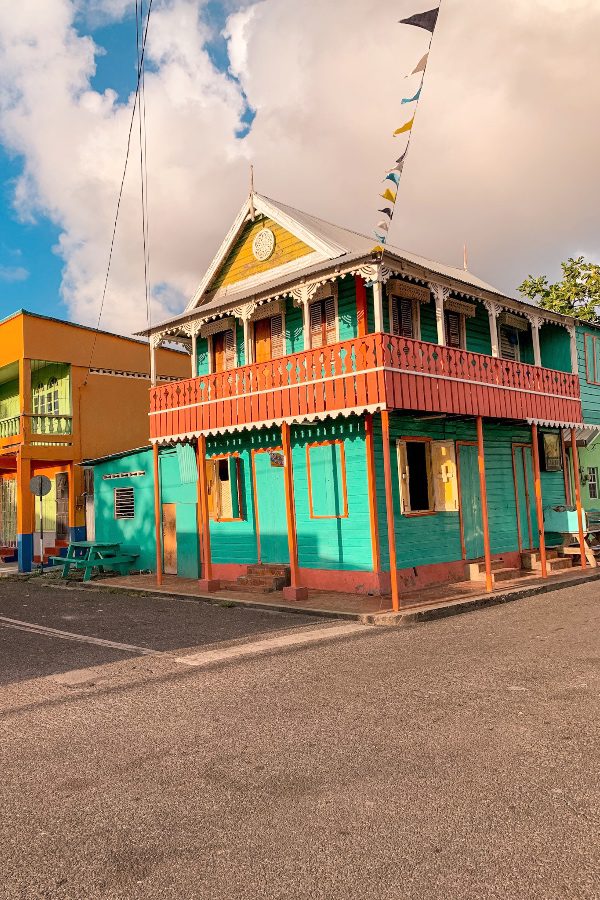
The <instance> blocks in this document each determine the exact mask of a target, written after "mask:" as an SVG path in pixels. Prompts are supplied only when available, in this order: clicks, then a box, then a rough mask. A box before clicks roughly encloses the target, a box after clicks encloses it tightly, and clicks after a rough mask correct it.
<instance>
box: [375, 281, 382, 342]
mask: <svg viewBox="0 0 600 900" xmlns="http://www.w3.org/2000/svg"><path fill="white" fill-rule="evenodd" d="M373 310H374V313H375V331H376V332H378V331H379V332H381V331H383V285H382V283H381V281H379V280H376V281H374V282H373Z"/></svg>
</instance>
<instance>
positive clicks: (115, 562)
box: [50, 541, 140, 581]
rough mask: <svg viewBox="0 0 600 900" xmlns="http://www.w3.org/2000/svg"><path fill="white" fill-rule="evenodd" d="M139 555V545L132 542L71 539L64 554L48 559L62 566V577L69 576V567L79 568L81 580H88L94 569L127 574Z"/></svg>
mask: <svg viewBox="0 0 600 900" xmlns="http://www.w3.org/2000/svg"><path fill="white" fill-rule="evenodd" d="M139 555H140V549H139V547H137V546H136V545H133V544H120V543H107V542H103V541H72V542H71V543H70V544H69V549H68V550H67V555H66V556H51V557H50V560H51V561H52V562H53V563H55V564H56V565H61V566H62V577H63V578H68V577H69V572H70V571H71V569H76V570H77V569H79V570H83V580H84V581H89V580H90V579H91V577H92V575H93V573H94V570H97V571H98V572H104V571H112V572H118V573H119V574H120V575H129V573H130V571H131V568H132V566H133V564H134V563H135V561H136V559H137V558H138V557H139Z"/></svg>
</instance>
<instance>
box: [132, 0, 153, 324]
mask: <svg viewBox="0 0 600 900" xmlns="http://www.w3.org/2000/svg"><path fill="white" fill-rule="evenodd" d="M135 23H136V27H135V32H136V47H137V60H138V68H139V67H140V64H141V60H140V39H141V37H142V34H143V28H144V0H135ZM141 71H142V79H141V83H140V97H139V103H138V107H137V109H138V121H139V137H140V183H141V191H142V243H143V249H144V288H145V301H146V325H147V327H148V328H150V325H151V314H150V242H149V230H148V229H149V222H148V162H147V159H148V156H147V153H148V147H147V141H146V94H145V81H146V78H145V67H144V66H143V65H141Z"/></svg>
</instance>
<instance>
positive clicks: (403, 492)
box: [397, 441, 410, 515]
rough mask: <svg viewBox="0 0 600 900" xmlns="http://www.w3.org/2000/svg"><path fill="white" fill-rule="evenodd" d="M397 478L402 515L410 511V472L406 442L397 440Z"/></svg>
mask: <svg viewBox="0 0 600 900" xmlns="http://www.w3.org/2000/svg"><path fill="white" fill-rule="evenodd" d="M397 452H398V479H399V481H400V510H401V512H402V514H403V515H406V513H409V512H410V486H409V485H410V481H409V480H410V472H409V470H408V459H407V454H406V442H405V441H398V443H397Z"/></svg>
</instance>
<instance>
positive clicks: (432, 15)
mask: <svg viewBox="0 0 600 900" xmlns="http://www.w3.org/2000/svg"><path fill="white" fill-rule="evenodd" d="M439 13H440V8H439V6H436V8H435V9H429V10H427V12H422V13H415V14H414V16H409V17H408V19H400V25H416V27H417V28H424V29H425V30H426V31H430V32H431V33H432V34H433V31H434V28H435V26H436V23H437V18H438V15H439Z"/></svg>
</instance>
